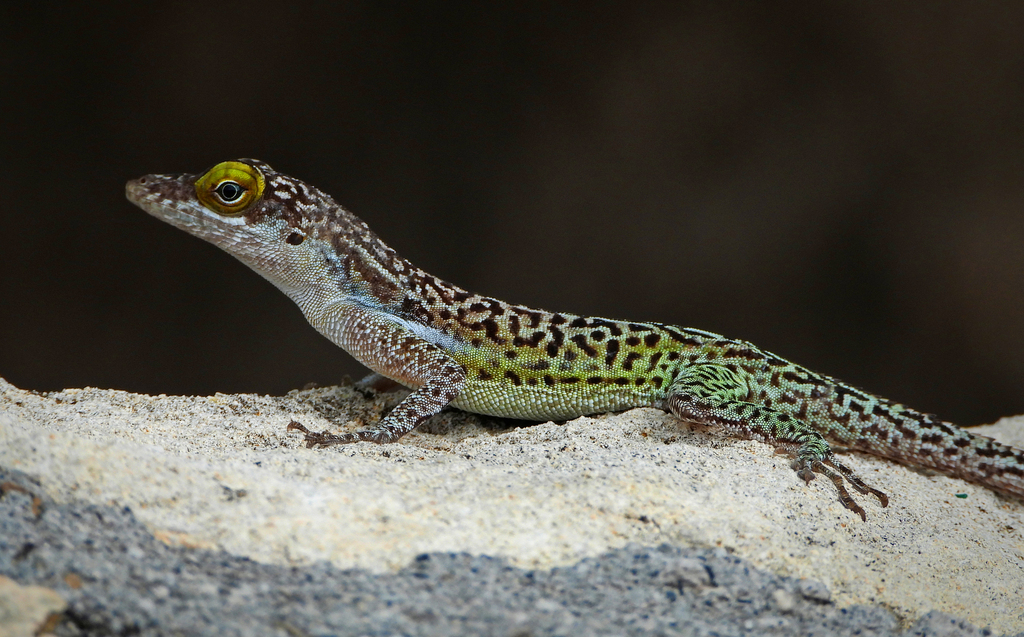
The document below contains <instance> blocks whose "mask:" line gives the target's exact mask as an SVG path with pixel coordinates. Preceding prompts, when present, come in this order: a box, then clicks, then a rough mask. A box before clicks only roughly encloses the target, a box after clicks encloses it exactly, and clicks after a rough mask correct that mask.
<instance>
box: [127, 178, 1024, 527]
mask: <svg viewBox="0 0 1024 637" xmlns="http://www.w3.org/2000/svg"><path fill="white" fill-rule="evenodd" d="M126 195H127V198H128V199H129V200H130V201H131V202H132V203H134V204H136V205H137V206H139V207H140V208H142V209H143V210H144V211H146V212H148V213H149V214H151V215H153V216H155V217H157V218H158V219H161V220H163V221H165V222H167V223H169V224H171V225H173V226H175V227H177V228H180V229H182V230H184V231H186V232H188V233H190V234H192V235H194V236H196V237H199V238H201V239H204V240H206V241H208V242H210V243H212V244H214V245H216V246H218V247H220V248H222V249H223V250H225V251H227V252H228V253H229V254H231V255H233V256H234V257H236V258H237V259H239V260H240V261H242V262H243V263H245V264H246V265H248V266H249V267H250V268H252V269H253V270H255V271H256V272H257V273H259V274H260V275H262V276H263V277H264V278H266V279H267V280H268V281H270V282H271V283H272V284H273V285H275V286H276V287H277V288H278V289H280V290H281V291H282V292H284V293H285V294H286V295H287V296H289V297H290V298H291V299H292V300H293V301H294V302H295V303H296V304H297V305H298V306H299V308H300V309H301V310H302V312H303V314H304V315H305V318H306V319H307V320H308V321H309V323H310V325H312V326H313V327H314V328H315V329H316V330H317V331H319V332H320V333H321V334H322V335H323V336H325V337H327V338H328V339H329V340H331V341H332V342H333V343H335V344H336V345H338V346H340V347H341V348H343V349H344V350H346V351H348V352H349V353H350V354H351V355H352V356H353V357H354V358H355V359H356V360H358V361H359V362H361V363H362V364H364V365H365V366H366V367H368V368H370V369H371V370H372V371H373V372H375V373H376V374H377V375H379V376H377V378H381V379H382V380H383V379H390V381H394V382H397V383H399V384H401V385H404V386H406V387H408V388H410V389H412V390H413V391H412V392H411V393H410V394H409V395H408V396H407V397H406V398H404V399H403V400H402V401H401V402H400V403H399V404H398V405H397V406H396V407H395V408H394V409H393V410H392V411H391V412H390V413H389V414H387V415H386V416H385V417H383V418H382V419H381V420H380V421H379V423H378V424H377V425H376V426H375V427H372V428H369V429H365V430H360V431H355V432H349V433H340V434H334V433H330V432H328V431H323V432H312V431H309V430H308V429H306V428H305V427H304V426H303V425H302V424H300V423H297V422H295V421H292V422H291V423H290V424H289V425H288V430H298V431H300V432H301V433H302V434H304V436H305V443H306V446H307V447H329V446H332V445H341V444H349V443H356V442H362V441H365V442H373V443H378V444H384V443H393V442H396V441H398V440H399V439H401V437H402V436H403V435H405V434H407V433H409V432H410V431H412V430H413V429H415V428H416V427H417V426H419V425H420V424H422V423H423V422H424V421H425V420H427V419H428V418H430V417H431V416H433V415H434V414H437V413H438V412H439V411H441V410H442V409H443V408H445V407H446V406H448V405H452V406H454V407H457V408H460V409H463V410H466V411H470V412H475V413H479V414H486V415H491V416H498V417H505V418H518V419H528V420H536V421H541V420H569V419H572V418H576V417H579V416H584V415H588V414H595V413H604V412H609V411H622V410H626V409H630V408H634V407H642V406H643V407H654V408H658V409H662V410H665V411H667V412H670V413H671V414H673V415H674V416H675V417H676V418H678V419H679V420H680V421H684V422H686V423H690V424H694V425H697V426H706V427H709V428H714V429H717V430H720V431H724V432H725V433H726V434H728V435H733V436H736V437H743V438H751V439H755V440H760V441H762V442H766V443H768V444H771V445H774V446H775V447H776V449H777V450H778V451H779V452H780V453H788V454H789V455H790V457H791V458H792V466H793V469H795V470H796V472H797V475H798V477H799V478H801V479H803V480H804V481H805V482H806V483H809V482H810V481H811V480H813V479H814V478H815V475H817V474H820V475H823V476H825V477H827V478H828V479H829V480H831V481H832V483H833V484H834V485H835V488H836V490H837V491H838V496H839V500H840V502H841V503H842V505H843V506H845V507H846V508H847V509H849V510H851V511H852V512H854V513H856V514H857V515H859V516H860V517H861V519H862V520H864V521H866V520H867V515H866V513H865V511H864V509H863V508H862V507H861V506H860V504H858V502H857V501H856V499H855V498H854V497H853V496H852V495H850V492H849V491H848V490H847V488H846V483H849V484H850V485H851V486H852V487H853V489H854V490H855V491H857V492H859V493H860V494H863V495H871V496H874V497H875V498H877V500H878V501H879V503H880V505H881V506H882V507H885V506H888V503H889V499H888V496H887V495H886V494H885V493H884V492H882V491H880V490H878V489H876V488H874V487H871V486H869V485H867V484H865V482H864V481H863V480H862V479H861V478H859V477H858V476H857V474H856V473H854V472H853V471H852V470H851V469H850V468H849V467H847V466H846V465H844V464H843V463H842V462H840V461H839V460H838V459H837V457H836V455H835V450H834V449H833V446H835V449H842V450H851V451H858V452H865V453H868V454H873V455H876V456H881V457H883V458H888V459H891V460H894V461H897V462H900V463H903V464H906V465H910V466H915V467H921V468H926V469H932V470H937V471H939V472H942V473H945V474H948V475H951V476H954V477H957V478H961V479H964V480H967V481H971V482H975V483H978V484H981V485H983V486H986V487H988V488H990V489H992V490H994V491H997V492H1000V493H1003V494H1006V495H1010V496H1015V497H1017V498H1024V450H1021V449H1017V448H1014V447H1011V446H1008V445H1004V444H1001V443H999V442H997V441H995V440H993V439H991V438H988V437H985V436H981V435H977V434H974V433H971V432H969V431H967V430H965V429H962V428H960V427H957V426H956V425H953V424H951V423H948V422H944V421H942V420H940V419H939V418H938V417H936V416H933V415H930V414H925V413H921V412H918V411H915V410H913V409H911V408H909V407H906V406H904V405H902V404H899V403H896V402H893V401H890V400H887V399H884V398H881V397H879V396H875V395H872V394H869V393H867V392H864V391H861V390H859V389H856V388H854V387H852V386H850V385H848V384H845V383H843V382H841V381H839V380H837V379H835V378H831V377H829V376H825V375H822V374H818V373H815V372H812V371H810V370H808V369H806V368H804V367H801V366H800V365H797V364H796V363H793V362H790V361H789V360H786V359H785V358H782V357H780V356H777V355H775V354H773V353H771V352H768V351H766V350H763V349H759V348H758V347H756V346H754V345H753V344H751V343H748V342H746V341H742V340H736V339H730V338H726V337H724V336H721V335H719V334H716V333H713V332H707V331H704V330H699V329H693V328H686V327H678V326H674V325H666V324H662V323H650V322H647V323H644V322H630V321H619V320H611V319H606V318H600V317H587V316H579V315H576V314H569V313H561V312H548V311H544V310H539V309H534V308H529V307H524V306H520V305H514V304H511V303H506V302H504V301H499V300H497V299H494V298H491V297H488V296H483V295H480V294H474V293H470V292H468V291H466V290H464V289H462V288H460V287H458V286H455V285H453V284H451V283H448V282H446V281H443V280H441V279H439V278H437V277H435V276H432V275H430V274H428V273H427V272H425V271H423V270H421V269H419V268H417V267H416V266H414V265H413V264H411V263H410V262H409V261H407V260H405V259H403V258H402V257H400V256H399V255H398V254H397V253H396V252H395V250H393V249H392V248H391V247H389V246H388V245H387V244H385V243H384V242H383V241H382V240H381V239H380V238H378V237H377V235H376V234H375V233H374V232H373V231H372V230H371V229H370V228H369V226H367V224H366V223H365V222H363V221H362V220H361V219H359V218H358V217H356V216H355V215H354V214H352V213H351V212H349V211H348V210H347V209H345V208H344V207H342V206H340V205H339V204H337V203H335V201H334V200H333V199H332V198H331V197H330V196H328V195H327V194H325V193H323V192H321V191H320V190H318V189H317V188H315V187H313V186H311V185H309V184H306V183H304V182H302V181H300V180H298V179H295V178H293V177H290V176H288V175H285V174H283V173H280V172H277V171H275V170H273V169H272V168H271V167H270V166H269V165H267V164H266V163H263V162H261V161H257V160H253V159H239V160H235V161H226V162H222V163H219V164H217V165H215V166H214V167H213V168H211V169H209V170H208V171H206V172H205V173H202V174H152V175H146V176H144V177H141V178H138V179H135V180H132V181H129V182H128V184H127V185H126ZM371 376H373V375H371Z"/></svg>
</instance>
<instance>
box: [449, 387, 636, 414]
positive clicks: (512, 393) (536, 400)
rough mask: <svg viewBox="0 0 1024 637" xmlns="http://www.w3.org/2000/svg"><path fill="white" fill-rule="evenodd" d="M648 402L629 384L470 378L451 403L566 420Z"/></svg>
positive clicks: (480, 410)
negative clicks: (530, 381)
mask: <svg viewBox="0 0 1024 637" xmlns="http://www.w3.org/2000/svg"><path fill="white" fill-rule="evenodd" d="M651 404H652V400H651V397H650V396H649V395H647V394H645V393H643V392H639V391H637V390H635V389H633V388H629V387H607V386H605V387H595V386H588V385H586V384H577V385H576V386H571V385H554V386H549V385H544V384H537V385H528V384H525V383H524V384H522V385H514V384H512V383H510V382H508V383H506V382H495V381H477V380H470V381H468V382H467V383H466V387H465V388H464V389H463V390H462V392H460V393H459V396H458V397H457V398H456V399H455V400H453V401H452V405H453V406H455V407H458V408H459V409H464V410H466V411H471V412H474V413H478V414H487V415H489V416H499V417H502V418H522V419H524V420H570V419H572V418H577V417H579V416H585V415H587V414H596V413H603V412H607V411H620V410H623V409H631V408H633V407H644V406H650V405H651Z"/></svg>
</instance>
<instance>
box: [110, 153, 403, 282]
mask: <svg viewBox="0 0 1024 637" xmlns="http://www.w3.org/2000/svg"><path fill="white" fill-rule="evenodd" d="M125 194H126V196H127V197H128V200H129V201H131V202H132V203H134V204H135V205H137V206H139V207H140V208H142V209H143V210H145V211H146V212H148V213H149V214H151V215H153V216H154V217H156V218H158V219H162V220H164V221H166V222H167V223H169V224H171V225H173V226H176V227H178V228H180V229H182V230H184V231H185V232H188V233H189V234H193V235H195V236H197V237H199V238H201V239H205V240H206V241H209V242H210V243H212V244H214V245H216V246H218V247H220V248H222V249H223V250H225V251H226V252H228V253H229V254H231V255H233V256H235V257H237V258H238V259H239V260H240V261H242V262H243V263H245V264H246V265H248V266H249V267H251V268H252V269H254V270H256V271H257V272H259V273H260V274H261V275H263V276H264V277H266V278H267V279H268V280H270V281H271V282H272V283H274V284H275V285H277V286H278V287H279V288H281V290H283V291H284V292H285V293H286V294H289V295H290V296H293V297H294V295H296V294H301V293H303V290H308V289H309V288H310V287H311V286H312V285H317V284H322V281H320V280H319V279H320V278H322V277H324V276H331V277H333V280H334V281H336V282H341V283H343V284H344V283H345V282H349V281H360V282H366V281H371V280H372V281H378V280H379V279H380V278H381V277H380V276H379V275H377V274H375V272H374V271H371V270H376V269H377V268H369V269H368V268H366V267H362V264H365V263H369V262H373V263H383V264H387V265H386V267H387V268H394V267H396V265H395V264H398V263H399V259H398V257H397V255H395V254H394V252H393V251H392V250H391V249H390V248H388V247H387V246H385V245H384V244H383V243H382V242H381V241H380V240H379V239H378V238H377V237H376V235H374V234H373V232H372V231H371V230H370V229H369V228H368V227H367V226H366V224H365V223H363V222H362V221H361V220H360V219H358V218H357V217H356V216H355V215H353V214H351V213H350V212H348V211H347V210H345V209H344V208H342V207H341V206H339V205H338V204H336V203H335V202H334V200H332V199H331V198H330V197H329V196H328V195H326V194H324V193H323V192H321V191H320V190H317V189H316V188H314V187H313V186H310V185H308V184H306V183H304V182H302V181H299V180H298V179H295V178H293V177H289V176H288V175H284V174H282V173H279V172H276V171H275V170H274V169H272V168H271V167H270V166H268V165H267V164H265V163H263V162H261V161H256V160H255V159H239V160H237V161H226V162H222V163H220V164H217V165H216V166H214V167H213V168H211V169H210V170H208V171H206V172H205V173H203V174H201V175H188V174H171V175H146V176H145V177H140V178H138V179H134V180H132V181H129V182H128V184H127V186H126V187H125ZM353 252H359V253H360V257H359V258H358V259H352V258H350V257H351V256H352V254H353ZM353 263H355V265H353ZM353 268H354V269H355V270H359V271H358V272H354V271H353ZM364 270H365V272H364ZM336 285H337V283H336Z"/></svg>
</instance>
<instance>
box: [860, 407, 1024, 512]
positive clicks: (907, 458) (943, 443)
mask: <svg viewBox="0 0 1024 637" xmlns="http://www.w3.org/2000/svg"><path fill="white" fill-rule="evenodd" d="M887 420H890V422H891V423H892V425H893V427H892V429H889V428H888V427H886V428H884V429H889V431H888V432H887V433H888V435H887V436H882V437H877V434H878V433H879V432H878V430H877V429H876V430H875V431H874V432H873V433H872V434H869V435H865V436H863V437H861V438H860V439H859V440H858V441H857V443H856V444H855V445H854V448H856V449H859V450H862V451H866V452H868V453H873V454H876V455H880V456H886V457H889V458H892V459H893V460H897V461H899V462H903V463H904V464H909V465H917V466H922V467H927V468H931V469H936V470H938V471H941V472H942V473H945V474H947V475H951V476H953V477H956V478H960V479H963V480H967V481H968V482H974V483H977V484H980V485H982V486H985V487H988V488H990V489H993V490H995V491H999V492H1002V493H1005V494H1009V495H1013V496H1016V497H1018V498H1021V499H1022V500H1024V450H1022V449H1017V448H1016V447H1011V446H1009V445H1004V444H1003V443H1001V442H997V441H996V440H993V439H992V438H989V437H987V436H982V435H979V434H975V433H971V432H970V431H967V430H965V429H961V428H960V427H957V426H956V425H953V424H951V423H948V422H942V421H941V420H938V419H937V418H935V417H934V416H931V415H926V414H920V413H917V412H914V411H912V410H909V409H906V408H904V411H902V413H899V414H898V415H897V414H892V415H891V416H890V417H889V418H887ZM871 430H872V427H868V428H866V429H865V433H866V434H867V433H868V432H871Z"/></svg>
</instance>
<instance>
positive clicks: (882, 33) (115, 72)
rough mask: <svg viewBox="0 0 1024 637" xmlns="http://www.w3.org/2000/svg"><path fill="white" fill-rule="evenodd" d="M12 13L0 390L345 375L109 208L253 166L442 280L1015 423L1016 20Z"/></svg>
mask: <svg viewBox="0 0 1024 637" xmlns="http://www.w3.org/2000/svg"><path fill="white" fill-rule="evenodd" d="M13 4H14V3H5V4H4V5H3V8H0V82H2V83H0V162H2V163H0V168H2V170H0V239H2V244H0V309H2V312H0V375H2V376H3V377H5V378H7V379H8V380H9V381H11V382H13V383H14V384H16V385H18V386H20V387H25V388H30V389H39V390H48V389H58V388H63V387H78V386H85V385H91V386H100V387H112V388H120V389H126V390H131V391H138V392H149V393H201V394H206V393H211V392H215V391H222V392H239V391H245V392H267V393H271V392H272V393H279V392H284V391H287V390H288V389H291V388H297V387H301V386H302V385H304V384H305V383H307V382H310V381H315V382H318V383H321V384H329V383H336V382H337V381H338V380H339V379H340V378H341V377H342V375H343V374H345V373H348V374H351V375H353V376H357V375H359V374H361V373H362V370H361V368H360V367H359V366H358V365H357V364H355V363H354V362H353V361H352V360H351V359H350V358H349V357H348V356H347V355H345V354H344V353H343V352H341V351H340V350H338V349H337V348H335V347H334V346H333V345H331V344H330V343H329V342H327V341H326V340H325V339H323V338H321V337H320V336H319V335H318V334H316V332H314V331H313V329H312V328H310V327H309V326H308V325H307V324H306V323H305V321H304V319H303V318H302V316H301V314H300V313H299V311H298V309H297V308H296V307H294V306H293V305H292V303H291V302H290V301H289V300H288V299H287V298H285V297H284V295H282V294H280V293H279V292H278V291H277V290H275V289H273V288H272V287H271V286H270V285H269V284H268V283H266V282H265V281H263V279H261V278H260V277H258V276H257V275H255V274H254V273H252V272H250V271H248V270H247V269H246V268H245V267H244V266H242V265H241V264H240V263H238V262H236V261H234V260H233V259H232V258H231V257H229V256H228V255H226V254H225V253H222V252H220V251H219V250H217V249H216V248H214V247H213V246H211V245H209V244H206V243H204V242H202V241H200V240H198V239H195V238H192V237H190V236H188V235H186V234H185V233H183V232H181V231H179V230H175V229H173V228H171V227H170V226H168V225H165V224H163V223H161V222H159V221H157V220H155V219H153V218H150V217H149V216H147V215H146V214H145V213H143V212H142V211H140V210H138V209H136V208H135V207H133V206H132V205H130V204H129V203H128V202H127V201H126V200H125V199H124V193H123V186H124V182H125V181H126V180H127V179H129V178H132V177H136V176H139V175H141V174H143V173H149V172H182V171H185V172H199V171H203V170H205V169H206V168H208V167H209V166H211V165H212V164H214V163H217V162H219V161H222V160H225V159H231V158H237V157H256V158H260V159H263V160H265V161H267V162H269V163H271V164H272V165H273V166H274V167H275V168H277V169H279V170H282V171H284V172H286V173H289V174H291V175H294V176H297V177H299V178H301V179H304V180H306V181H308V182H310V183H312V184H314V185H316V186H318V187H320V188H321V189H323V190H325V191H326V192H328V193H331V194H332V195H333V196H334V197H335V198H336V199H337V200H338V201H339V202H341V203H343V204H344V205H346V206H348V207H349V208H350V209H352V210H353V211H355V212H356V213H357V214H359V215H360V216H362V217H363V218H364V219H366V220H367V222H368V223H369V224H370V225H371V227H373V228H374V229H375V230H376V231H377V232H378V234H380V235H381V236H382V237H383V238H384V239H385V240H386V241H387V242H389V243H390V244H391V245H392V246H393V247H395V248H396V249H397V250H398V251H399V252H400V253H401V254H403V255H404V256H406V257H407V258H409V259H410V260H412V261H413V262H414V263H416V264H417V265H419V266H421V267H423V268H425V269H426V270H428V271H429V272H432V273H434V274H436V275H438V276H440V277H442V278H445V279H448V280H450V281H453V282H455V283H457V284H458V285H460V286H462V287H465V288H468V289H470V290H474V291H478V292H481V293H484V294H488V295H492V296H496V297H498V298H502V299H507V300H510V301H514V302H517V303H523V304H529V305H533V306H538V307H542V308H547V309H552V310H561V311H569V312H576V313H585V314H594V315H601V316H609V317H613V318H628V319H632V320H652V321H662V322H667V323H676V324H681V325H686V326H693V327H699V328H703V329H708V330H712V331H716V332H721V333H724V334H726V335H728V336H733V337H738V338H745V339H747V340H751V341H753V342H755V343H757V344H758V345H760V346H762V347H765V348H768V349H770V350H772V351H775V352H777V353H779V354H781V355H783V356H786V357H788V358H791V359H794V360H796V361H798V362H800V363H802V364H804V365H806V366H808V367H811V368H812V369H816V370H818V371H823V372H826V373H829V374H832V375H835V376H838V377H840V378H843V379H845V380H847V381H848V382H851V383H853V384H855V385H858V386H861V387H863V388H865V389H868V390H870V391H874V392H876V393H880V394H882V395H885V396H888V397H890V398H892V399H894V400H898V401H901V402H905V403H907V404H910V405H913V406H915V407H917V408H919V409H923V410H926V411H933V412H936V413H938V414H940V415H942V416H943V417H945V418H947V419H951V420H954V421H958V422H962V423H964V424H973V423H978V422H985V421H992V420H994V419H996V418H998V417H999V416H1002V415H1009V414H1014V413H1021V412H1024V390H1022V389H1024V294H1022V286H1024V179H1022V178H1024V134H1022V133H1024V4H1021V3H1018V2H1006V3H982V2H975V3H962V2H941V3H940V2H928V3H921V2H916V1H907V2H892V1H887V2H773V3H751V4H747V3H742V2H728V1H721V0H719V1H716V2H714V3H707V4H689V3H667V4H643V3H629V4H626V3H624V4H622V5H617V4H607V3H586V4H579V5H561V6H553V5H551V4H549V3H537V4H520V3H516V4H515V5H509V6H503V5H499V4H497V3H466V4H457V3H454V2H444V3H435V4H390V3H389V4H383V3H377V2H374V3H338V4H337V5H335V4H327V5H321V6H317V5H303V4H285V3H281V4H271V3H265V2H258V1H249V2H239V3H232V2H225V3H213V2H210V3H195V4H189V3H168V4H166V5H163V6H149V3H136V4H134V5H129V4H118V3H95V4H93V3H68V4H66V5H59V6H56V5H49V4H46V3H36V4H35V5H30V7H31V8H29V9H12V8H11V5H13ZM139 4H143V5H146V6H138V5H139ZM154 4H155V3H154ZM87 5H88V6H87Z"/></svg>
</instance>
